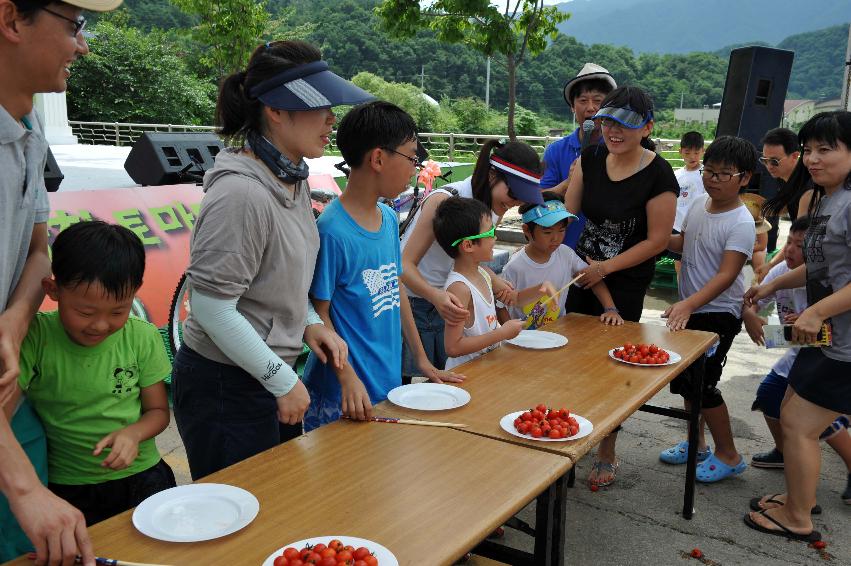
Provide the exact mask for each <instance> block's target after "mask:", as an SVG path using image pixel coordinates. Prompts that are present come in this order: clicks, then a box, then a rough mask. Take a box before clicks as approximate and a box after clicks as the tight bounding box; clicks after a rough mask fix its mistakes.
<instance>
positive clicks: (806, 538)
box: [744, 509, 821, 542]
mask: <svg viewBox="0 0 851 566" xmlns="http://www.w3.org/2000/svg"><path fill="white" fill-rule="evenodd" d="M759 514H760V515H762V516H763V517H765V518H766V519H768V520H769V521H771V522H772V523H774V524H775V525H777V526H778V527H780V530H777V529H769V528H768V527H763V526H762V525H760V524H759V523H757V522H756V521H754V520H753V519H751V516H750V514H749V513H745V517H744V519H745V525H747V526H748V527H750V528H752V529H753V530H755V531H759V532H761V533H766V534H769V535H775V536H779V537H786V538H788V539H789V540H799V541H801V542H816V541H820V540H821V533H820V532H818V531H817V530H815V529H813V530H812V531H810V532H809V534H806V535H802V534H798V533H793V532H792V531H790V530H789V528H788V527H786V525H784V524H782V523H780V521H777V520H776V519H773V518H771V516H770V515H766V514H765V510H764V509H763V510H762V511H759Z"/></svg>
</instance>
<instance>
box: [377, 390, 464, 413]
mask: <svg viewBox="0 0 851 566" xmlns="http://www.w3.org/2000/svg"><path fill="white" fill-rule="evenodd" d="M387 398H388V399H390V402H391V403H393V404H395V405H399V406H400V407H405V408H407V409H418V410H420V411H444V410H446V409H457V408H458V407H462V406H464V405H466V404H467V403H469V402H470V394H469V393H468V392H467V391H465V390H463V389H461V388H460V387H455V386H452V385H447V384H445V383H412V384H410V385H401V386H399V387H396V388H395V389H391V390H390V393H388V394H387Z"/></svg>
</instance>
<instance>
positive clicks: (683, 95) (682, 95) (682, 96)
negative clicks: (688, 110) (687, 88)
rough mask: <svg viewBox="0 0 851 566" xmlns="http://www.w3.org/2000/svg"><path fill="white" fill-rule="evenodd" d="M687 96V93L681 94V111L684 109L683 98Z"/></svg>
mask: <svg viewBox="0 0 851 566" xmlns="http://www.w3.org/2000/svg"><path fill="white" fill-rule="evenodd" d="M685 95H686V93H684V92H681V93H680V110H682V108H683V98H684V97H685Z"/></svg>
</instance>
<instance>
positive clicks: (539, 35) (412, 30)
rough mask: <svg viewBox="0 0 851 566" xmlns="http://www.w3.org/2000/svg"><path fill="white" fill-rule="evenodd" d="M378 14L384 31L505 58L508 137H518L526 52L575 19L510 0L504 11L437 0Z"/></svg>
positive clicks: (473, 2) (535, 2)
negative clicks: (430, 36) (427, 33)
mask: <svg viewBox="0 0 851 566" xmlns="http://www.w3.org/2000/svg"><path fill="white" fill-rule="evenodd" d="M377 13H378V15H379V17H380V18H381V21H382V23H383V25H384V27H385V29H387V30H389V31H390V32H391V34H393V35H395V36H398V37H413V36H414V35H416V33H417V31H418V30H420V29H424V28H427V29H431V30H432V31H434V32H435V34H436V37H437V38H438V39H439V40H441V41H446V42H449V43H462V44H464V45H466V46H468V47H471V48H472V49H474V50H476V51H479V52H481V53H484V54H485V55H487V56H491V55H496V54H500V55H502V56H504V57H505V63H506V69H507V72H508V136H509V137H510V138H511V139H514V138H515V137H516V132H515V124H514V111H515V104H516V87H517V68H518V66H519V65H520V64H521V63H522V62H523V59H524V57H525V56H526V52H527V51H528V52H529V53H531V54H537V53H541V52H543V51H544V50H545V49H546V47H547V42H548V40H553V39H555V38H556V36H557V35H558V30H557V29H556V25H557V24H559V23H561V22H563V21H565V20H566V19H568V18H569V17H570V16H569V14H566V13H564V12H561V11H559V9H558V8H557V7H555V6H544V2H543V0H505V8H504V9H502V10H501V9H500V8H498V7H496V6H493V5H491V4H490V2H489V1H488V0H436V1H435V2H433V3H431V4H430V5H428V6H422V5H421V4H420V3H419V2H413V1H411V0H384V2H383V3H382V4H381V5H380V6H379V7H378V8H377Z"/></svg>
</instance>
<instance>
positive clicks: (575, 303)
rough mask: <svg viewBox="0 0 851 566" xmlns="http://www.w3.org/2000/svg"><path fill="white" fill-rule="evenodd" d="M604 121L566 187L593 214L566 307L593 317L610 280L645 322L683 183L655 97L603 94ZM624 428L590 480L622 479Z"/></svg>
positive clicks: (629, 90) (623, 307) (575, 206)
mask: <svg viewBox="0 0 851 566" xmlns="http://www.w3.org/2000/svg"><path fill="white" fill-rule="evenodd" d="M594 119H595V120H600V122H601V126H602V134H603V140H604V142H605V146H592V147H589V148H587V149H586V150H585V151H583V152H582V155H581V156H580V166H579V167H577V168H576V172H575V174H574V176H573V177H572V178H571V181H570V185H569V186H568V188H567V192H566V194H565V205H566V206H567V208H568V210H570V211H571V212H573V213H574V214H576V213H578V212H580V211H581V212H582V213H584V214H585V216H586V217H587V219H588V221H587V223H586V225H585V228H584V230H583V231H582V234H581V235H580V236H579V243H578V244H577V246H576V253H577V254H578V255H579V257H581V258H583V259H585V260H586V261H587V262H588V267H587V268H586V269H584V270H583V272H584V275H583V277H582V279H580V280H579V286H574V287H572V288H571V289H570V292H569V294H568V297H567V303H566V306H565V309H566V310H567V312H578V313H583V314H588V315H593V316H600V315H601V314H602V313H603V306H602V305H601V304H600V302H599V301H598V300H597V298H596V297H595V296H594V293H592V292H591V287H593V286H594V285H595V284H597V283H598V282H599V281H600V280H601V279H603V278H605V279H606V284H607V285H608V288H609V291H610V292H611V294H612V298H613V299H614V303H615V307H616V308H617V309H618V311H619V313H620V315H621V317H623V319H624V320H630V321H634V322H638V320H639V318H640V317H641V311H642V309H643V307H644V295H645V293H646V292H647V288H648V287H649V286H650V281H651V280H652V279H653V273H654V271H655V267H656V264H655V258H656V255H658V254H659V253H661V252H662V251H663V250H664V249H665V248H666V247H667V244H668V237H669V236H670V235H671V228H672V227H673V225H674V213H675V210H676V206H677V195H678V194H679V184H678V183H677V178H676V177H675V176H674V171H673V170H672V169H671V166H670V165H669V164H668V162H667V161H665V160H664V159H663V158H662V157H661V156H659V155H656V153H655V152H654V151H653V149H654V145H653V142H652V141H651V140H650V132H651V131H652V130H653V103H652V102H651V100H650V97H649V96H648V95H647V94H646V93H645V92H644V91H643V90H641V89H640V88H637V87H629V86H626V87H620V88H617V89H615V90H614V91H612V92H611V93H610V94H609V95H608V96H607V97H606V99H605V100H604V101H603V103H602V105H601V107H600V110H599V111H598V112H597V114H596V115H595V116H594ZM616 438H617V431H615V432H614V433H612V434H611V435H610V436H609V437H607V438H606V439H604V440H603V442H602V443H601V444H600V447H599V449H598V451H597V457H596V458H595V461H594V463H593V465H592V470H591V475H590V477H589V482H590V483H592V484H596V485H599V486H603V485H609V484H611V483H612V482H613V481H614V479H615V472H616V471H617V465H618V464H617V458H616V456H615V440H616Z"/></svg>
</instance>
